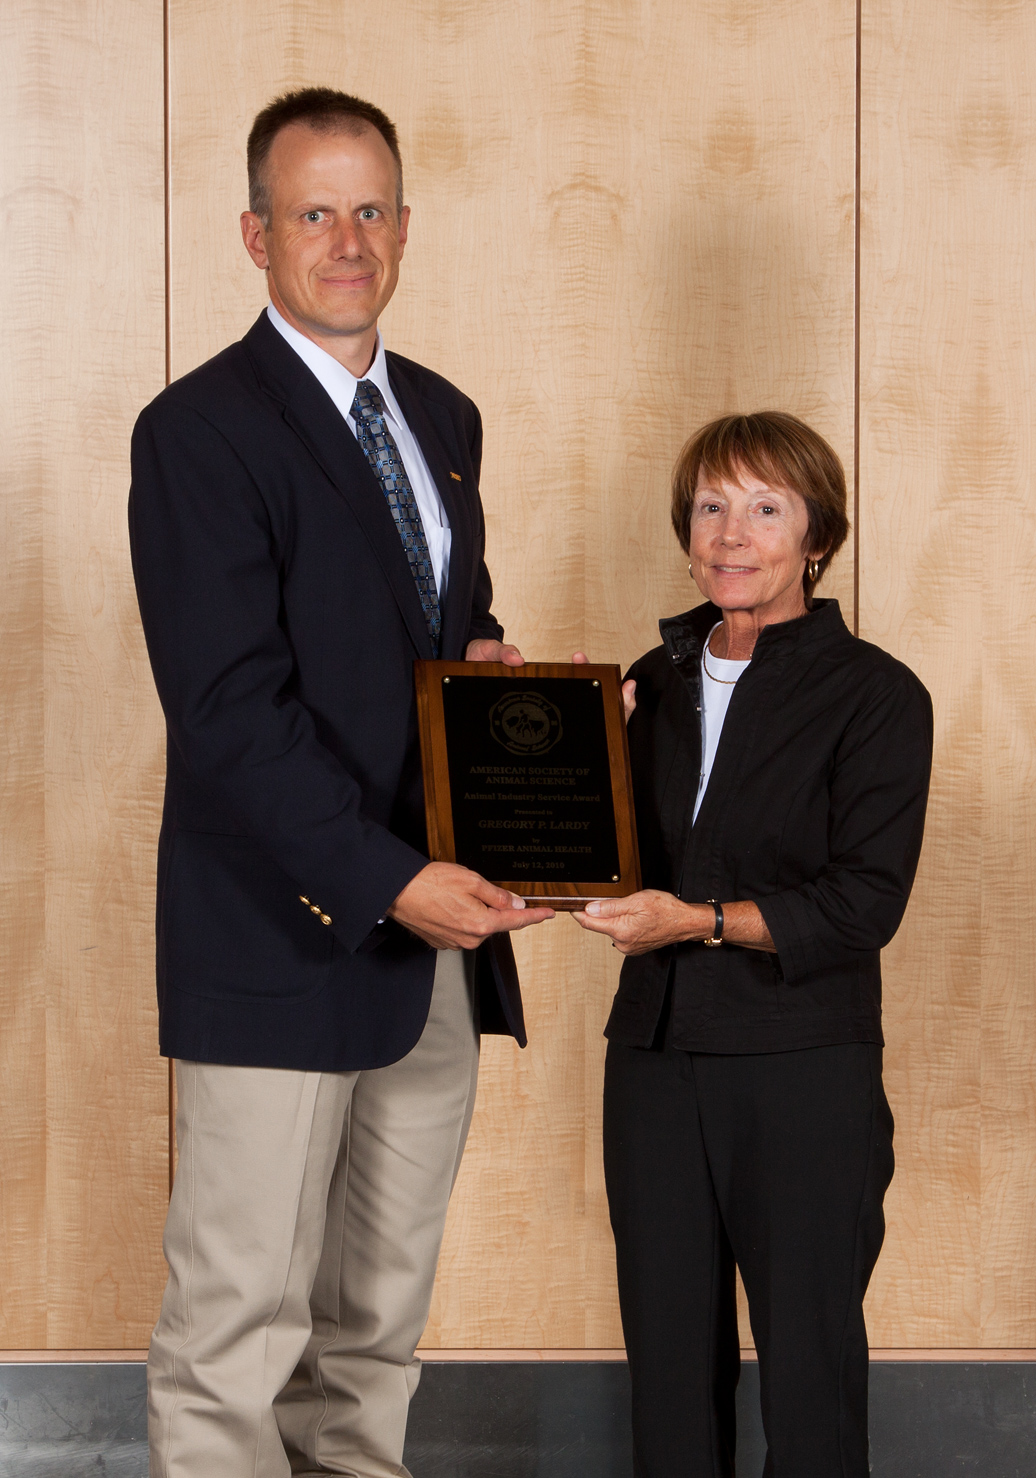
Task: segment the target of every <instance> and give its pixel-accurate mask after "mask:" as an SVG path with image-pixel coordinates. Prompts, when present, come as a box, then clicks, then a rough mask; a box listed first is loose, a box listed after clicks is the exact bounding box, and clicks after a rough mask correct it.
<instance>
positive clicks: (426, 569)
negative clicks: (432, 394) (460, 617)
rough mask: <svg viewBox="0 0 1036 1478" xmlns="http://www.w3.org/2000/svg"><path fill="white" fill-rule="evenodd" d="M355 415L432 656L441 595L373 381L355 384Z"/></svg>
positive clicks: (417, 512)
mask: <svg viewBox="0 0 1036 1478" xmlns="http://www.w3.org/2000/svg"><path fill="white" fill-rule="evenodd" d="M352 417H353V420H354V421H355V423H356V440H357V441H358V442H359V443H360V446H361V448H362V450H363V454H364V456H365V457H366V458H367V461H368V462H369V463H370V466H371V471H372V472H373V473H374V476H375V477H376V478H377V479H378V481H379V482H380V483H381V486H382V487H383V488H384V490H385V497H386V498H387V499H388V505H389V508H390V509H391V510H392V517H393V518H394V519H395V522H396V528H397V529H398V530H399V537H400V538H401V539H402V541H403V548H404V549H405V550H406V557H407V560H408V561H409V564H410V573H411V574H412V575H413V577H414V584H415V585H416V586H417V593H418V595H419V596H420V597H421V609H422V610H423V611H424V619H425V622H426V623H427V626H428V635H429V636H430V637H431V639H432V656H433V657H438V655H439V633H440V631H441V630H442V616H441V614H440V612H439V594H438V591H437V590H436V588H435V575H434V572H433V570H432V561H431V557H430V555H429V553H428V540H427V539H426V538H425V533H424V524H423V523H422V522H421V513H420V510H419V508H418V506H417V499H416V498H415V497H414V490H413V488H412V487H411V486H410V479H409V477H407V475H406V468H405V467H404V466H403V458H402V457H401V456H400V455H399V448H398V447H397V446H396V443H395V442H394V441H393V439H392V433H391V432H390V431H389V429H388V426H387V424H386V422H385V407H384V404H383V402H382V399H381V391H380V390H379V389H378V387H377V385H375V384H373V383H372V382H371V381H370V380H360V382H359V383H358V384H357V386H356V399H355V400H354V401H353V406H352Z"/></svg>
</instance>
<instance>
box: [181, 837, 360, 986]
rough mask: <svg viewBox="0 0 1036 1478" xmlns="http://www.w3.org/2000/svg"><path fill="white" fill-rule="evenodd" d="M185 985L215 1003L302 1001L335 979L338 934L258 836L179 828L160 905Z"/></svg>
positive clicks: (183, 984)
mask: <svg viewBox="0 0 1036 1478" xmlns="http://www.w3.org/2000/svg"><path fill="white" fill-rule="evenodd" d="M158 933H159V948H160V954H161V955H162V956H163V957H164V964H165V967H166V979H167V981H168V983H169V984H170V985H172V986H173V987H174V988H175V989H176V990H179V991H184V992H186V993H187V994H188V995H196V996H206V997H209V998H210V999H222V1000H238V999H241V998H249V997H250V998H252V999H261V1000H266V1001H276V1000H283V1001H302V1000H305V999H307V997H309V996H314V995H316V994H317V993H318V992H319V991H321V990H323V988H324V986H325V985H326V984H327V980H328V976H329V975H330V971H331V961H332V958H333V956H334V950H335V942H334V935H333V934H332V932H331V930H330V929H329V928H327V927H326V926H325V925H323V924H321V922H320V920H319V919H318V918H315V917H314V916H313V914H311V913H310V911H309V909H308V908H306V907H305V906H304V905H303V904H302V903H300V902H299V890H298V888H297V887H296V886H295V884H294V883H293V881H292V879H291V878H290V877H289V876H288V874H287V873H285V872H283V871H282V870H281V869H280V868H279V867H278V866H277V864H276V863H275V862H273V861H272V860H271V859H270V858H269V857H268V856H267V855H266V853H265V852H264V851H263V850H262V848H261V847H260V846H258V844H257V843H256V842H254V841H253V840H252V839H251V838H250V837H244V836H227V835H222V834H220V835H216V834H214V833H210V832H191V831H180V832H177V833H176V835H175V837H174V838H173V843H172V849H171V854H170V858H169V868H168V872H167V874H166V879H165V886H164V888H163V891H162V899H161V905H160V910H159V930H158Z"/></svg>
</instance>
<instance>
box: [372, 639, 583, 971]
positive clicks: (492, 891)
mask: <svg viewBox="0 0 1036 1478" xmlns="http://www.w3.org/2000/svg"><path fill="white" fill-rule="evenodd" d="M497 645H499V643H497ZM511 650H512V651H513V650H514V648H513V647H512V648H511ZM388 913H389V916H390V917H391V918H393V919H395V920H396V922H397V923H399V924H402V925H403V927H404V928H405V929H409V930H410V932H411V934H416V935H417V936H418V938H419V939H423V940H424V942H425V943H426V944H430V945H431V946H432V947H433V949H477V948H478V946H479V945H480V944H481V943H482V942H483V940H485V939H488V938H489V936H490V934H501V933H503V932H504V931H505V930H507V929H527V928H528V927H529V925H530V924H540V923H542V922H543V920H544V919H552V918H553V917H554V910H553V909H552V908H526V906H525V900H524V898H519V897H518V895H517V894H516V893H508V892H507V891H506V890H505V889H504V888H498V887H496V885H495V884H494V883H487V882H486V880H485V878H483V877H479V875H478V873H477V872H471V871H470V869H469V868H466V867H458V866H456V864H455V863H452V862H429V864H428V866H427V867H423V868H422V869H421V871H420V872H419V873H418V874H417V876H416V877H415V878H411V880H410V882H409V883H408V884H407V885H406V887H405V888H404V889H403V891H402V893H400V895H399V897H398V898H397V899H396V901H395V903H393V904H392V906H391V907H390V908H389V910H388Z"/></svg>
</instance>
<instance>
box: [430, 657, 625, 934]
mask: <svg viewBox="0 0 1036 1478" xmlns="http://www.w3.org/2000/svg"><path fill="white" fill-rule="evenodd" d="M414 671H415V679H416V684H417V705H418V717H419V721H420V729H421V755H422V760H423V764H424V781H425V812H426V816H427V820H428V843H429V850H430V853H431V856H432V859H433V860H434V861H437V862H458V863H461V864H462V865H463V866H464V867H470V868H472V869H473V870H474V871H475V872H478V873H481V874H482V876H483V877H485V878H488V879H489V880H490V881H491V882H494V883H498V884H499V885H500V886H501V887H503V888H509V889H510V890H511V891H512V892H513V893H518V894H519V895H520V896H521V897H523V898H528V899H543V900H544V901H549V902H550V903H552V904H553V905H554V907H556V908H581V907H582V906H583V904H584V903H585V902H587V901H588V900H589V899H591V898H617V897H624V896H625V895H626V894H628V893H634V892H636V891H637V889H638V888H639V887H640V869H639V864H638V860H637V843H636V831H635V827H634V821H633V805H632V787H631V785H630V777H629V758H628V753H627V749H626V728H625V721H624V718H623V711H622V690H621V682H620V675H619V669H618V668H617V667H611V666H593V665H589V664H587V665H584V666H578V665H571V666H570V665H569V664H567V663H536V662H533V663H526V665H525V666H524V667H506V666H504V665H503V664H499V663H494V662H478V663H475V662H416V663H415V664H414Z"/></svg>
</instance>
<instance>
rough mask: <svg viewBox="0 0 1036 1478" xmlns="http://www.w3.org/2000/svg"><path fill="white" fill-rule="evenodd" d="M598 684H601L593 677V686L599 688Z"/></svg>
mask: <svg viewBox="0 0 1036 1478" xmlns="http://www.w3.org/2000/svg"><path fill="white" fill-rule="evenodd" d="M600 686H601V685H600V683H599V682H598V681H597V679H596V678H594V687H595V688H599V687H600Z"/></svg>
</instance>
